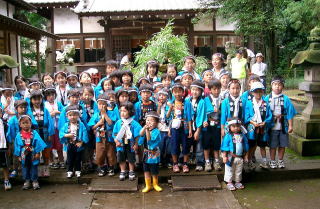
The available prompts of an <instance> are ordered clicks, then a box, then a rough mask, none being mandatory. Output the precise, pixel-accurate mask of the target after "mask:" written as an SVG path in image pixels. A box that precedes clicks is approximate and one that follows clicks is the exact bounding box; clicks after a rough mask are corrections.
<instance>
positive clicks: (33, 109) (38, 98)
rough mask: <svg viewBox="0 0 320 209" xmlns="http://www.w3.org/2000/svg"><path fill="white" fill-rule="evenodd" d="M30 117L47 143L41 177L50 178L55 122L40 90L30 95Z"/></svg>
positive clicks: (43, 152)
mask: <svg viewBox="0 0 320 209" xmlns="http://www.w3.org/2000/svg"><path fill="white" fill-rule="evenodd" d="M28 115H30V117H31V119H32V121H34V122H33V124H34V127H35V129H36V131H37V132H38V134H39V135H40V137H41V138H42V139H43V141H44V142H45V143H46V148H45V149H44V150H43V151H42V157H43V160H44V169H43V174H41V176H45V177H48V176H50V172H49V161H50V151H51V146H52V137H53V135H54V134H55V130H54V122H53V120H52V117H51V115H50V113H49V111H48V109H47V108H46V107H45V106H44V104H43V102H42V93H41V91H40V90H33V91H31V94H30V108H29V109H28Z"/></svg>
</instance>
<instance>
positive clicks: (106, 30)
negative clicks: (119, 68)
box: [104, 25, 112, 60]
mask: <svg viewBox="0 0 320 209" xmlns="http://www.w3.org/2000/svg"><path fill="white" fill-rule="evenodd" d="M104 33H105V58H106V60H109V59H112V37H111V28H110V26H108V25H105V26H104Z"/></svg>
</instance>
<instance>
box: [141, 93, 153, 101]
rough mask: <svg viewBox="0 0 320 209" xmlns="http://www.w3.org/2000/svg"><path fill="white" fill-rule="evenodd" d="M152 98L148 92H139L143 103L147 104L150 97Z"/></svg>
mask: <svg viewBox="0 0 320 209" xmlns="http://www.w3.org/2000/svg"><path fill="white" fill-rule="evenodd" d="M151 96H152V94H151V92H150V91H142V92H141V99H142V101H144V102H148V101H149V100H150V97H151Z"/></svg>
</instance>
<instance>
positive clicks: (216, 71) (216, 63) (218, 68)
mask: <svg viewBox="0 0 320 209" xmlns="http://www.w3.org/2000/svg"><path fill="white" fill-rule="evenodd" d="M211 63H212V67H213V68H212V72H213V77H214V78H216V79H219V78H220V76H221V74H222V73H225V72H227V71H226V70H225V69H224V66H225V63H224V56H223V54H221V53H215V54H213V55H212V62H211Z"/></svg>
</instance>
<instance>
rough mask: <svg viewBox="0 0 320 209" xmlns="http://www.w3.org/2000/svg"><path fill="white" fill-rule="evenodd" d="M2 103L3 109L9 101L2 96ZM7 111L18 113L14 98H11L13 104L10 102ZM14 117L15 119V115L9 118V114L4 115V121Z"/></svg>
mask: <svg viewBox="0 0 320 209" xmlns="http://www.w3.org/2000/svg"><path fill="white" fill-rule="evenodd" d="M1 103H2V105H3V107H5V106H6V105H7V99H6V98H5V97H4V96H3V95H2V96H1ZM7 110H9V111H10V112H15V111H16V109H15V108H14V97H11V102H10V105H9V106H8V107H7ZM12 117H13V115H10V116H9V115H8V114H7V113H4V114H3V119H5V120H9V119H10V118H12Z"/></svg>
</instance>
